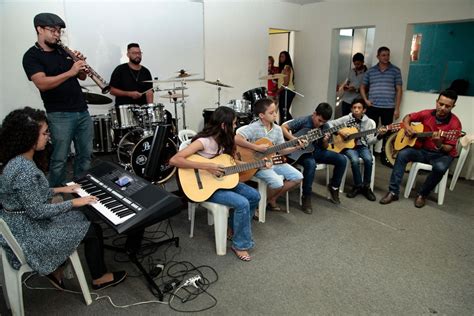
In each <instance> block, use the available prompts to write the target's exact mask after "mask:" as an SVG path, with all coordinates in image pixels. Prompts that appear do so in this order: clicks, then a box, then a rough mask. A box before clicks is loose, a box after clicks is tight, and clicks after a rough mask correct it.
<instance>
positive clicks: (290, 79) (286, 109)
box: [277, 51, 295, 124]
mask: <svg viewBox="0 0 474 316" xmlns="http://www.w3.org/2000/svg"><path fill="white" fill-rule="evenodd" d="M278 61H279V62H278V68H279V70H280V73H282V74H284V75H285V77H283V78H281V79H278V91H277V92H278V96H279V97H278V99H279V101H278V109H279V112H280V124H281V123H283V122H285V121H287V120H291V119H292V118H293V117H292V116H291V114H290V108H291V102H293V98H294V97H295V93H294V92H293V91H289V90H287V89H285V88H284V86H285V87H287V88H289V89H291V90H294V89H295V85H294V80H295V73H294V70H293V63H292V62H291V57H290V54H289V53H288V52H287V51H282V52H281V53H280V56H279V58H278Z"/></svg>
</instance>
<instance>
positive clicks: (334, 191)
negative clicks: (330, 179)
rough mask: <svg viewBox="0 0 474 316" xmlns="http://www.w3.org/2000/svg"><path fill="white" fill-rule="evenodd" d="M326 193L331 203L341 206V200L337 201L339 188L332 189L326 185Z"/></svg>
mask: <svg viewBox="0 0 474 316" xmlns="http://www.w3.org/2000/svg"><path fill="white" fill-rule="evenodd" d="M328 191H329V194H330V200H331V202H333V203H334V204H341V200H339V188H336V189H333V188H332V186H331V185H330V184H328Z"/></svg>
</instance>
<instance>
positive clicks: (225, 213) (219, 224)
mask: <svg viewBox="0 0 474 316" xmlns="http://www.w3.org/2000/svg"><path fill="white" fill-rule="evenodd" d="M198 205H199V206H202V207H204V208H205V209H207V211H208V212H207V223H208V225H214V238H215V242H216V253H217V255H218V256H224V255H225V254H226V251H227V218H228V217H229V211H230V208H229V207H228V206H225V205H222V204H217V203H212V202H201V203H194V202H188V214H189V217H190V220H191V228H190V232H189V237H190V238H193V236H194V216H195V213H196V207H197V206H198Z"/></svg>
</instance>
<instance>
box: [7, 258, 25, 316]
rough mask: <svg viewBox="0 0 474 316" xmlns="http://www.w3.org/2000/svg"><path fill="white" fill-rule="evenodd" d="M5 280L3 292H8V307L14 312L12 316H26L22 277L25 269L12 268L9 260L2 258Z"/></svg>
mask: <svg viewBox="0 0 474 316" xmlns="http://www.w3.org/2000/svg"><path fill="white" fill-rule="evenodd" d="M2 263H3V272H4V280H5V283H4V284H3V291H6V294H7V295H6V296H7V297H8V299H7V300H6V301H7V305H8V306H9V307H10V309H11V311H12V315H20V316H23V315H25V310H24V307H23V289H22V286H23V284H22V275H23V273H25V272H26V271H24V269H23V267H21V268H20V270H15V269H13V268H12V266H11V265H10V263H9V262H8V260H7V259H6V258H5V257H4V256H2Z"/></svg>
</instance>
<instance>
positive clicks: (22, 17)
mask: <svg viewBox="0 0 474 316" xmlns="http://www.w3.org/2000/svg"><path fill="white" fill-rule="evenodd" d="M2 6H3V7H0V8H1V9H2V21H1V24H0V25H1V26H2V27H1V34H2V36H3V40H2V54H3V56H2V59H1V65H2V67H5V68H7V69H2V71H1V72H0V73H1V74H2V76H3V75H4V74H5V73H7V74H8V75H7V76H8V78H6V77H5V78H4V80H3V82H2V83H1V85H0V88H1V89H0V90H1V91H2V93H1V95H0V97H1V99H0V100H1V102H0V118H1V119H3V117H4V116H5V115H6V114H8V113H9V112H10V111H11V110H12V109H15V108H18V107H21V106H25V105H29V106H34V107H37V108H42V101H41V98H40V95H39V92H38V90H37V89H36V87H35V86H34V85H33V83H31V82H29V81H28V80H27V78H26V75H25V73H24V71H23V67H22V64H21V61H22V57H23V54H24V52H25V51H26V50H27V49H28V48H29V47H31V46H32V45H33V43H34V42H35V40H36V34H35V31H34V28H33V17H34V16H35V15H36V14H37V13H39V12H54V13H56V14H58V15H59V16H61V17H64V5H63V1H62V0H51V1H41V2H40V1H38V2H36V1H35V2H33V1H10V0H7V1H5V2H2ZM300 8H301V6H299V5H295V4H291V3H281V2H275V1H271V0H266V1H262V0H260V1H250V0H248V1H218V0H214V1H213V0H209V1H207V0H206V1H204V24H205V25H204V37H205V43H204V47H205V76H206V80H212V81H214V80H216V79H220V80H221V81H222V82H224V83H227V84H230V85H232V86H233V87H234V88H232V89H230V88H222V91H221V103H224V104H225V103H226V102H227V101H229V100H230V99H241V98H242V93H243V92H244V91H247V90H249V89H253V88H255V87H259V86H262V85H263V86H266V81H261V80H258V77H260V76H263V75H266V74H267V56H268V55H267V49H268V29H269V28H270V27H278V28H284V29H290V30H297V29H299V19H298V16H299V12H300ZM91 14H93V10H91ZM150 14H153V12H150ZM65 22H66V24H67V21H65ZM84 25H85V26H84V27H93V26H91V25H87V19H85V20H84ZM5 26H12V27H14V31H12V29H7V27H5ZM176 27H178V26H176ZM143 30H144V31H150V30H153V31H156V30H154V29H153V26H143ZM139 31H141V30H139ZM163 45H166V43H163ZM71 48H73V49H78V50H81V47H71ZM83 53H84V54H85V55H87V52H83ZM150 58H153V52H148V51H147V52H146V55H144V57H143V65H145V66H146V65H147V59H150ZM91 66H92V67H94V65H93V64H91ZM191 71H192V70H191ZM107 80H108V78H107ZM160 86H161V87H170V86H172V84H171V83H169V84H161V85H160ZM187 86H188V88H189V89H188V90H186V94H189V95H190V97H189V98H187V99H186V100H187V103H186V123H187V125H188V128H192V129H196V130H197V129H200V128H201V127H202V121H203V119H202V109H203V108H207V107H214V106H215V105H214V103H215V102H216V101H217V89H216V87H215V86H213V85H209V84H206V83H203V82H202V81H188V82H187ZM95 91H97V92H98V89H96V90H95ZM160 94H162V93H160ZM156 96H158V94H155V97H156ZM161 100H165V99H161ZM160 102H162V103H164V104H165V105H166V108H167V109H168V110H170V111H171V112H172V113H174V111H173V107H172V105H171V104H169V103H165V101H160ZM108 107H109V106H104V105H102V106H97V105H91V106H90V109H91V113H92V114H99V113H105V112H106V111H107V108H108ZM180 128H181V125H180Z"/></svg>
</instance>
